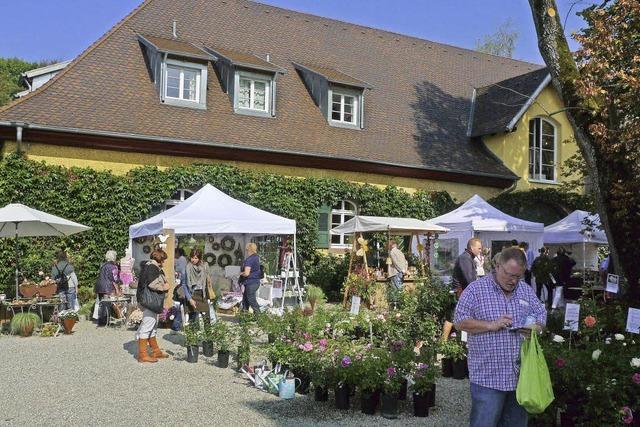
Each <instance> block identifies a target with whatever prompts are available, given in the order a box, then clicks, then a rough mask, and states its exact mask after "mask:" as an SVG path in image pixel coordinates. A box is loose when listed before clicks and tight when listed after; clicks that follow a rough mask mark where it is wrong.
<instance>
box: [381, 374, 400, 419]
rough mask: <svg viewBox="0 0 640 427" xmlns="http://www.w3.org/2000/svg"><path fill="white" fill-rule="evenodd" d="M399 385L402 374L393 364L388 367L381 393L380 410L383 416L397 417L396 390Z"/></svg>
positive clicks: (398, 388) (397, 390) (398, 389)
mask: <svg viewBox="0 0 640 427" xmlns="http://www.w3.org/2000/svg"><path fill="white" fill-rule="evenodd" d="M401 385H402V376H401V375H400V373H399V372H398V369H397V368H396V367H394V366H390V367H388V368H387V370H386V378H385V380H384V388H383V393H382V408H381V410H380V413H381V414H382V416H383V417H384V418H389V419H395V418H398V392H399V391H400V387H401Z"/></svg>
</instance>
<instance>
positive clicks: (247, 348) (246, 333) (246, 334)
mask: <svg viewBox="0 0 640 427" xmlns="http://www.w3.org/2000/svg"><path fill="white" fill-rule="evenodd" d="M237 337H238V352H237V353H236V362H237V368H238V370H240V369H241V368H242V366H243V365H249V360H250V359H251V341H252V336H251V330H250V328H249V325H248V324H247V323H246V322H242V320H241V323H240V325H239V326H238V332H237Z"/></svg>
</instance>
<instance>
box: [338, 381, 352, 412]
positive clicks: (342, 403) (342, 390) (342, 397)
mask: <svg viewBox="0 0 640 427" xmlns="http://www.w3.org/2000/svg"><path fill="white" fill-rule="evenodd" d="M349 388H350V387H349V386H348V385H347V384H342V385H337V386H336V388H335V397H336V409H349V406H350V404H349V391H350V390H349Z"/></svg>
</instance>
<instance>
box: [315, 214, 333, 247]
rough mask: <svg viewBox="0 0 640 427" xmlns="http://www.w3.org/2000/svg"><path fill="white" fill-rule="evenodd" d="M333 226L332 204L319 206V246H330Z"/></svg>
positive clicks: (317, 243) (317, 242)
mask: <svg viewBox="0 0 640 427" xmlns="http://www.w3.org/2000/svg"><path fill="white" fill-rule="evenodd" d="M330 228H331V206H328V205H322V206H320V207H319V208H318V239H317V241H316V246H317V247H318V248H329V243H330V242H331V238H330V234H329V229H330Z"/></svg>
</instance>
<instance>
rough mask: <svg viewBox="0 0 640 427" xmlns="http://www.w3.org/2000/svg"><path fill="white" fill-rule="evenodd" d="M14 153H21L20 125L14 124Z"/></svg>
mask: <svg viewBox="0 0 640 427" xmlns="http://www.w3.org/2000/svg"><path fill="white" fill-rule="evenodd" d="M16 154H22V126H19V125H18V126H16Z"/></svg>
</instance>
